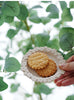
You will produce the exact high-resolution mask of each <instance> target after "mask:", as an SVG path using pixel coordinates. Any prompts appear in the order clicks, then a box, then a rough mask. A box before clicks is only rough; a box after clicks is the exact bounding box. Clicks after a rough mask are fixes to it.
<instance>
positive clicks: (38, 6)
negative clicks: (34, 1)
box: [31, 5, 43, 9]
mask: <svg viewBox="0 0 74 100" xmlns="http://www.w3.org/2000/svg"><path fill="white" fill-rule="evenodd" d="M36 8H43V7H42V6H40V5H35V6H33V7H32V8H31V9H36Z"/></svg>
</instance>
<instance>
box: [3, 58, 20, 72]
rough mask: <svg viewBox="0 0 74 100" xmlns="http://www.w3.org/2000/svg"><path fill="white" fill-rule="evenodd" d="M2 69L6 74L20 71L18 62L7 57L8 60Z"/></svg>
mask: <svg viewBox="0 0 74 100" xmlns="http://www.w3.org/2000/svg"><path fill="white" fill-rule="evenodd" d="M4 69H5V70H6V71H7V72H16V71H18V70H20V63H19V62H18V60H17V59H16V58H14V57H9V58H8V59H6V60H5V66H4Z"/></svg>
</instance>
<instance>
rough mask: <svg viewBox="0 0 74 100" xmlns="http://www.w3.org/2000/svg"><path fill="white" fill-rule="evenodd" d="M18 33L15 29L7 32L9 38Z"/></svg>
mask: <svg viewBox="0 0 74 100" xmlns="http://www.w3.org/2000/svg"><path fill="white" fill-rule="evenodd" d="M16 34H17V33H16V30H14V29H9V30H8V32H7V37H8V38H9V39H12V38H13V37H14V36H15V35H16Z"/></svg>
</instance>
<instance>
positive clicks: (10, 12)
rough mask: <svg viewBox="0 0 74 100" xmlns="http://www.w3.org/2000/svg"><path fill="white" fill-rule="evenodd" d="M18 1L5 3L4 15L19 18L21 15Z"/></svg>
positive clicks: (3, 6)
mask: <svg viewBox="0 0 74 100" xmlns="http://www.w3.org/2000/svg"><path fill="white" fill-rule="evenodd" d="M19 11H20V9H19V4H18V1H11V2H10V1H5V2H4V4H3V5H2V13H3V15H6V16H17V15H18V14H19Z"/></svg>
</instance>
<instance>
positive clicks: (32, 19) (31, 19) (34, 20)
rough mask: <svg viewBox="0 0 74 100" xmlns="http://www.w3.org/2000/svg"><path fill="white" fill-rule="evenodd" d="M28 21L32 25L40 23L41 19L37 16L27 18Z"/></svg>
mask: <svg viewBox="0 0 74 100" xmlns="http://www.w3.org/2000/svg"><path fill="white" fill-rule="evenodd" d="M29 20H30V21H31V22H33V23H40V22H41V19H40V18H39V17H38V16H32V17H29Z"/></svg>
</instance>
